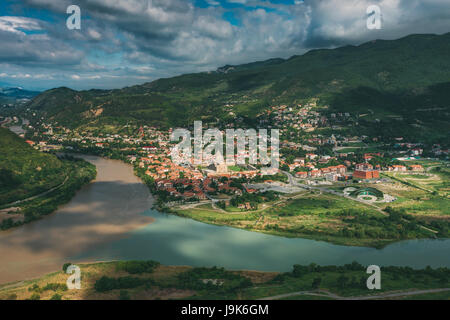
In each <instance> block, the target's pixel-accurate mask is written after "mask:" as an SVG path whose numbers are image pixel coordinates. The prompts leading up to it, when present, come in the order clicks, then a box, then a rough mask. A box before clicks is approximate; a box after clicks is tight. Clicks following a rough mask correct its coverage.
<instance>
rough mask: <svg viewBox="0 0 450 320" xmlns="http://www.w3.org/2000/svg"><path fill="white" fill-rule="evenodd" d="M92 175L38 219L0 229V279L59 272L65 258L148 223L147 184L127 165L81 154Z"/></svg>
mask: <svg viewBox="0 0 450 320" xmlns="http://www.w3.org/2000/svg"><path fill="white" fill-rule="evenodd" d="M84 158H85V159H86V160H88V161H90V162H91V163H93V164H94V165H96V166H97V172H98V174H97V179H96V180H95V181H94V182H93V183H91V184H90V185H88V186H85V187H84V188H83V189H81V190H80V191H79V192H78V193H77V194H76V196H75V197H74V198H73V199H72V200H71V201H70V202H69V203H68V204H67V205H64V206H62V207H61V208H59V209H58V210H57V211H56V212H55V213H53V214H52V215H50V216H47V217H45V218H43V219H42V220H39V221H36V222H33V223H30V224H27V225H25V226H22V227H19V228H16V229H13V230H9V231H3V232H0V257H1V259H0V283H9V282H13V281H18V280H24V279H30V278H34V277H37V276H40V275H43V274H46V273H49V272H52V271H57V270H60V269H61V267H62V265H63V264H64V263H65V262H77V261H68V260H69V258H70V257H73V256H76V255H79V254H81V253H83V252H85V251H87V250H91V249H95V248H96V247H98V246H101V245H103V244H106V243H108V242H111V241H114V240H118V239H120V238H123V237H126V236H127V234H128V233H129V232H130V231H132V230H136V229H139V228H141V227H143V226H145V225H147V224H149V223H151V222H152V218H150V217H146V216H144V215H142V212H144V211H146V210H147V209H149V208H150V207H151V205H152V201H153V199H152V197H151V195H150V193H149V191H148V188H147V187H146V186H145V185H144V184H143V183H142V182H141V181H140V180H139V178H137V177H136V176H135V175H134V173H133V169H132V167H131V166H129V165H127V164H124V163H122V162H120V161H116V160H108V159H102V158H98V157H90V156H85V157H84Z"/></svg>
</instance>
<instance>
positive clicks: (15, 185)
mask: <svg viewBox="0 0 450 320" xmlns="http://www.w3.org/2000/svg"><path fill="white" fill-rule="evenodd" d="M0 154H1V155H2V156H1V157H0V205H4V204H6V203H10V202H13V201H17V200H21V199H24V198H26V197H28V196H32V195H35V194H39V193H41V192H44V191H46V190H48V189H50V188H52V187H55V186H57V185H59V184H61V183H62V182H63V181H64V177H65V173H64V172H65V170H66V169H67V167H66V166H65V165H64V163H63V162H62V161H61V160H59V159H58V158H57V157H56V156H54V155H50V154H46V153H42V152H39V151H37V150H35V149H33V148H32V147H31V146H29V145H28V144H27V143H25V141H24V140H23V139H21V138H19V137H18V136H17V135H15V134H14V133H13V132H11V131H9V130H8V129H5V128H0Z"/></svg>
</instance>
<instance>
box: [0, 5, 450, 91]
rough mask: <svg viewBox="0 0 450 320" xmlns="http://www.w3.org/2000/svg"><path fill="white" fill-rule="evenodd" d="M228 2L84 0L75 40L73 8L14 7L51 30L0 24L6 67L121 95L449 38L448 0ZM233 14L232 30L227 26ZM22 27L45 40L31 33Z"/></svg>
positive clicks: (1, 55)
mask: <svg viewBox="0 0 450 320" xmlns="http://www.w3.org/2000/svg"><path fill="white" fill-rule="evenodd" d="M221 2H222V3H221ZM221 2H219V1H209V3H210V4H211V6H209V7H202V8H200V7H196V6H195V3H194V2H192V1H189V0H115V1H111V0H78V1H76V3H77V5H79V6H80V7H81V11H82V17H83V20H82V30H80V31H69V30H67V29H66V28H65V18H66V17H67V15H66V14H65V12H66V8H67V6H68V5H70V4H72V1H69V0H61V1H53V0H23V1H20V2H19V1H16V5H18V6H23V7H24V8H32V9H33V8H34V9H40V10H45V11H49V12H51V13H53V14H54V16H55V17H54V21H53V22H52V23H50V22H49V21H43V20H42V19H39V18H36V19H34V22H33V21H26V19H27V18H26V17H15V18H16V19H18V21H15V22H14V21H13V22H11V21H9V22H8V21H6V22H4V23H3V24H2V22H1V20H0V41H2V43H5V42H6V43H7V45H5V46H1V47H0V64H2V65H3V67H4V69H5V70H7V69H8V68H10V69H11V71H12V70H13V69H14V70H15V71H21V73H22V74H24V73H28V72H30V71H29V70H30V69H29V68H30V66H32V67H33V68H36V69H42V68H44V69H42V70H40V72H41V71H42V72H45V68H48V69H49V70H50V69H52V68H53V69H61V70H67V71H66V72H63V73H61V75H60V77H65V78H66V80H67V81H68V83H69V84H72V86H74V87H79V86H81V85H83V86H96V84H97V83H99V82H98V81H97V82H96V81H95V80H97V79H99V78H101V79H102V80H103V81H102V82H101V85H102V86H106V87H114V86H123V85H127V84H132V83H139V82H144V81H148V80H151V79H155V78H158V77H167V76H171V75H176V74H180V73H185V72H196V71H205V70H211V69H215V68H216V67H218V66H221V65H225V64H238V63H245V62H251V61H255V60H263V59H268V58H272V57H285V58H286V57H289V56H291V55H294V54H301V53H303V52H305V51H306V50H308V49H311V48H317V47H327V48H330V47H335V46H339V45H345V44H359V43H362V42H366V41H369V40H373V39H378V38H384V39H394V38H399V37H402V36H405V35H408V34H411V33H444V32H448V31H450V22H449V21H450V1H448V0H422V1H419V0H345V1H343V0H315V1H314V0H304V1H293V2H291V3H290V4H288V1H286V2H285V3H280V2H281V1H276V2H275V3H272V2H271V1H258V0H247V1H245V0H233V1H232V0H228V3H230V4H232V5H233V9H229V7H228V6H222V4H223V3H224V1H221ZM294 3H295V4H294ZM372 4H377V5H379V6H380V8H381V13H382V29H381V30H368V29H367V27H366V19H367V16H366V9H367V7H368V6H369V5H372ZM230 10H231V11H232V12H233V17H234V19H235V21H232V22H233V23H231V22H230V21H228V20H227V19H224V14H225V13H226V12H229V11H230ZM20 19H23V21H19V20H20ZM14 23H15V24H14ZM19 24H21V26H22V28H25V29H26V28H31V29H32V28H36V26H37V27H38V28H40V29H42V30H43V34H25V33H24V32H22V31H21V28H19ZM39 37H41V38H39ZM14 52H19V54H16V55H14ZM123 65H127V67H126V68H124V67H123ZM21 68H22V70H21ZM49 72H50V71H49ZM4 73H5V72H4ZM8 74H9V73H8ZM81 80H83V81H81Z"/></svg>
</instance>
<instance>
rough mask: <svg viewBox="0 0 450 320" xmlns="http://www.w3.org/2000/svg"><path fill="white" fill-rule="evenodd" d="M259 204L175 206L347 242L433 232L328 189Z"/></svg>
mask: <svg viewBox="0 0 450 320" xmlns="http://www.w3.org/2000/svg"><path fill="white" fill-rule="evenodd" d="M431 204H434V205H436V206H440V204H439V203H437V202H430V205H431ZM264 205H265V207H262V206H261V205H260V207H259V209H258V210H255V211H247V212H236V211H231V212H224V211H223V210H216V209H214V208H213V207H211V206H210V205H202V206H199V207H196V208H191V209H174V210H175V213H176V214H178V215H180V216H183V217H188V218H191V219H194V220H197V221H201V222H206V223H210V224H216V225H226V226H230V227H235V228H241V229H246V230H250V231H256V232H262V233H268V234H273V235H278V236H285V237H299V238H309V239H315V240H323V241H328V242H332V243H336V244H343V245H352V246H373V247H382V246H384V245H386V244H388V243H391V242H394V241H398V240H402V239H415V238H427V237H432V236H434V235H433V234H432V233H431V232H430V231H428V230H426V229H423V228H420V226H417V225H414V224H411V223H410V221H404V220H401V219H400V220H398V219H397V218H394V217H390V216H389V214H387V213H381V212H380V211H379V210H377V209H376V208H374V207H372V206H369V205H366V204H363V203H360V202H357V201H354V200H351V199H347V198H344V197H339V196H336V195H331V194H319V193H310V192H306V193H302V194H300V195H297V196H295V197H291V198H289V199H282V200H278V201H275V202H273V203H268V204H264Z"/></svg>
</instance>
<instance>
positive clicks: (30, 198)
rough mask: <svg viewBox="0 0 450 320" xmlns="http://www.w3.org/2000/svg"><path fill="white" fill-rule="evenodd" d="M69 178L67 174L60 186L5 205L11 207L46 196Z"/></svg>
mask: <svg viewBox="0 0 450 320" xmlns="http://www.w3.org/2000/svg"><path fill="white" fill-rule="evenodd" d="M68 179H69V176H66V178H65V179H64V181H63V182H62V183H61V184H60V185H58V186H56V187H53V188H51V189H48V190H47V191H45V192H42V193H40V194H38V195H35V196H32V197H29V198H26V199H22V200H18V201H15V202H12V203H8V204H5V205H4V206H5V208H6V209H7V208H10V207H13V206H16V205H18V204H21V203H23V202H27V201H31V200H34V199H36V198H39V197H43V196H45V195H46V194H49V193H50V192H52V191H55V190H57V189H59V188H61V187H62V186H63V185H65V184H66V182H67V180H68Z"/></svg>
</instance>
